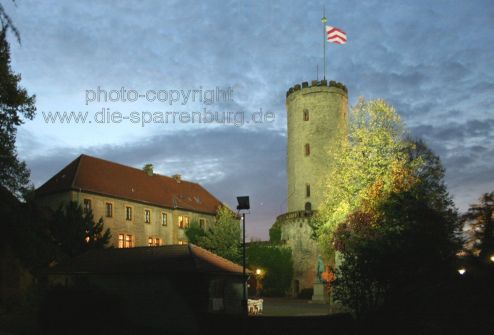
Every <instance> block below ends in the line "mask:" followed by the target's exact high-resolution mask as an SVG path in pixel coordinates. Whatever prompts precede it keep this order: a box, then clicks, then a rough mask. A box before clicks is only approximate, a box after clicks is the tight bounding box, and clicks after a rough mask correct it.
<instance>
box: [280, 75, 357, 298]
mask: <svg viewBox="0 0 494 335" xmlns="http://www.w3.org/2000/svg"><path fill="white" fill-rule="evenodd" d="M286 110H287V123H288V143H287V165H288V166H287V173H288V195H287V202H288V212H287V213H284V214H282V215H280V216H278V218H277V219H276V223H275V225H279V227H280V228H281V240H282V241H283V242H284V243H286V244H287V245H288V246H290V247H291V249H292V255H293V261H294V282H293V294H294V295H298V294H299V293H300V292H301V291H302V290H306V289H312V287H313V284H314V279H315V275H316V271H315V266H316V260H317V256H318V246H317V241H315V240H314V239H312V233H313V230H312V228H311V220H312V218H313V216H314V214H315V213H317V210H318V209H319V208H320V206H321V204H322V202H323V199H324V192H325V187H324V178H325V175H326V173H327V171H328V169H329V168H330V166H331V162H330V155H329V154H328V152H329V150H330V149H331V148H334V147H336V146H337V145H338V143H339V141H341V139H342V137H343V136H346V134H347V118H348V93H347V89H346V87H345V86H344V85H342V84H340V83H336V82H333V81H331V82H329V83H328V82H327V81H326V80H321V81H316V80H313V81H312V82H311V84H310V85H309V83H308V82H303V83H302V85H300V84H297V85H295V86H293V87H291V88H290V89H289V90H288V92H287V96H286Z"/></svg>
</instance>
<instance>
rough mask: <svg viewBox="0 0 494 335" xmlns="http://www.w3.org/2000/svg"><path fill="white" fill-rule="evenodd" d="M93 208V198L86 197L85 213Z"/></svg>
mask: <svg viewBox="0 0 494 335" xmlns="http://www.w3.org/2000/svg"><path fill="white" fill-rule="evenodd" d="M90 210H91V199H84V213H86V214H87V213H89V211H90Z"/></svg>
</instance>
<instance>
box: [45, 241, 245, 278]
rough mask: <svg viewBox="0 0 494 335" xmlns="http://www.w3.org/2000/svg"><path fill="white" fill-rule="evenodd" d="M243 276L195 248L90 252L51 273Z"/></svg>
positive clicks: (229, 264) (238, 269) (234, 267)
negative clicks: (213, 274)
mask: <svg viewBox="0 0 494 335" xmlns="http://www.w3.org/2000/svg"><path fill="white" fill-rule="evenodd" d="M194 272H195V273H199V272H200V273H216V274H242V267H241V266H240V265H238V264H235V263H233V262H230V261H229V260H227V259H224V258H222V257H220V256H218V255H215V254H213V253H211V252H209V251H207V250H205V249H202V248H200V247H198V246H196V245H193V244H188V245H166V246H161V247H136V248H127V249H118V248H109V249H103V250H92V251H89V252H87V253H85V254H82V255H80V256H78V257H76V258H74V259H72V260H70V261H68V262H67V263H65V264H60V265H57V266H55V267H53V268H52V269H50V271H49V273H52V274H85V273H87V274H91V273H92V274H117V273H118V274H120V273H121V274H124V273H194Z"/></svg>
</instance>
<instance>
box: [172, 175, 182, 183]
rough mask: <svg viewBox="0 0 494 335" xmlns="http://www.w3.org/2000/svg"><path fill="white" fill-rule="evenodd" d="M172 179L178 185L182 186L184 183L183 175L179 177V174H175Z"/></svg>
mask: <svg viewBox="0 0 494 335" xmlns="http://www.w3.org/2000/svg"><path fill="white" fill-rule="evenodd" d="M172 178H173V179H175V181H176V182H177V183H178V184H180V182H181V181H182V176H181V175H179V174H174V175H173V176H172Z"/></svg>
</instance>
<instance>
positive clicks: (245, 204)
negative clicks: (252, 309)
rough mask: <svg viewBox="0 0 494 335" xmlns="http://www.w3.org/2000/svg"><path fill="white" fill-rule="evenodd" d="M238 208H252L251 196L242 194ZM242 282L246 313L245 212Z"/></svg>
mask: <svg viewBox="0 0 494 335" xmlns="http://www.w3.org/2000/svg"><path fill="white" fill-rule="evenodd" d="M237 202H238V206H237V210H238V211H242V210H249V209H250V202H249V196H241V197H237ZM242 232H243V235H242V265H243V266H242V273H243V276H242V284H243V286H242V287H243V295H242V308H243V311H244V313H247V283H246V271H245V212H244V213H242Z"/></svg>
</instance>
